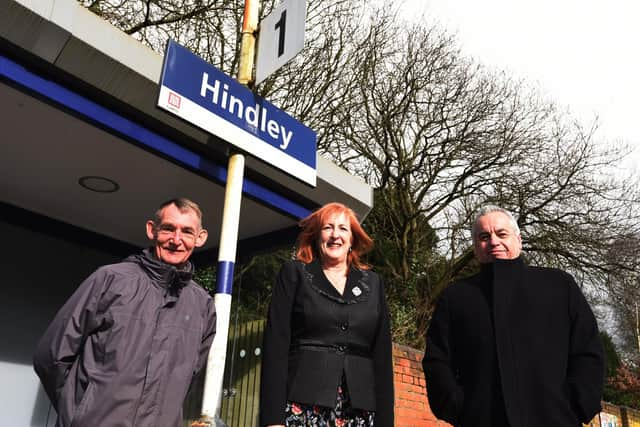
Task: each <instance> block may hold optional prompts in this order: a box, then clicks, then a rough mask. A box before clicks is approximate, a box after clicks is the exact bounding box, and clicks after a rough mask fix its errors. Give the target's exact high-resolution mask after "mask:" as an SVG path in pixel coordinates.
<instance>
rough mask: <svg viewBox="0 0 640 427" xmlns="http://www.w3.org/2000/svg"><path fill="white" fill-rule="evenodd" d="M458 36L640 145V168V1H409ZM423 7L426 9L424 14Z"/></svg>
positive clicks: (493, 63)
mask: <svg viewBox="0 0 640 427" xmlns="http://www.w3.org/2000/svg"><path fill="white" fill-rule="evenodd" d="M403 8H404V9H405V10H406V13H407V16H411V17H415V16H418V15H420V14H424V16H425V17H426V18H427V19H428V20H429V21H436V22H439V23H440V24H441V25H443V26H444V27H445V28H447V29H449V31H451V32H452V33H454V34H457V37H458V40H459V42H460V44H461V47H462V50H463V52H464V53H465V54H467V55H470V56H473V57H475V58H476V59H478V60H479V61H480V62H482V63H483V64H485V65H487V66H489V67H494V68H498V69H505V70H507V71H509V72H510V74H511V75H512V76H514V77H521V78H524V79H526V80H528V81H531V82H532V83H534V84H538V85H539V87H540V88H541V89H542V90H543V93H544V94H546V95H548V96H549V97H551V98H552V99H554V100H555V101H556V102H557V103H558V104H559V105H562V106H568V107H569V108H570V110H571V111H572V112H573V113H574V114H575V115H576V116H577V117H578V118H579V119H580V120H581V121H582V122H583V123H584V124H585V125H587V124H589V123H591V122H592V121H593V119H594V118H595V117H596V116H598V117H599V123H600V128H599V131H598V134H597V136H599V137H600V138H601V139H603V140H607V141H611V140H623V141H624V142H626V143H628V144H631V145H633V146H634V147H636V150H635V153H634V154H633V156H632V157H631V158H630V159H629V161H628V164H627V165H626V166H628V167H632V168H634V169H635V170H636V171H638V172H640V118H638V117H637V116H638V115H639V112H638V109H637V108H636V104H637V103H638V102H639V101H640V46H638V44H639V43H640V25H639V24H638V19H639V18H640V2H637V1H636V0H607V1H603V0H600V1H595V0H581V1H577V0H535V1H533V0H529V1H518V0H406V3H405V6H403ZM418 12H419V13H418Z"/></svg>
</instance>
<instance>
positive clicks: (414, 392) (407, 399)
mask: <svg viewBox="0 0 640 427" xmlns="http://www.w3.org/2000/svg"><path fill="white" fill-rule="evenodd" d="M422 356H423V354H422V351H418V350H415V349H413V348H411V347H406V346H403V345H398V344H394V345H393V376H394V381H393V383H394V387H395V394H396V402H395V404H396V408H395V415H396V427H445V426H449V424H447V423H445V422H444V421H440V420H438V419H436V417H435V415H433V414H432V413H431V410H430V409H429V403H428V402H427V390H426V388H425V382H424V374H423V373H422Z"/></svg>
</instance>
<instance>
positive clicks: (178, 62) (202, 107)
mask: <svg viewBox="0 0 640 427" xmlns="http://www.w3.org/2000/svg"><path fill="white" fill-rule="evenodd" d="M158 106H159V107H161V108H163V109H165V110H167V111H170V112H171V113H173V114H175V115H177V116H179V117H181V118H182V119H184V120H186V121H188V122H190V123H192V124H194V125H195V126H198V127H200V128H202V129H203V130H205V131H207V132H209V133H211V134H213V135H216V136H218V137H219V138H221V139H223V140H224V141H227V142H228V143H229V144H232V145H234V146H236V147H238V148H240V149H241V150H243V151H245V152H247V153H249V154H251V155H253V156H255V157H257V158H259V159H262V160H263V161H265V162H267V163H269V164H271V165H273V166H275V167H277V168H279V169H282V170H283V171H285V172H287V173H289V174H291V175H293V176H295V177H296V178H298V179H300V180H301V181H303V182H306V183H307V184H310V185H312V186H315V185H316V133H315V132H314V131H313V130H311V129H310V128H308V127H307V126H305V125H303V124H302V123H300V122H299V121H297V120H296V119H294V118H293V117H291V116H290V115H289V114H287V113H285V112H284V111H282V110H280V109H278V108H277V107H275V106H274V105H273V104H271V103H270V102H268V101H266V100H265V99H263V98H261V97H259V96H257V95H256V94H254V93H253V92H252V91H251V90H249V89H248V88H247V87H245V86H243V85H241V84H240V83H239V82H238V81H236V80H235V79H233V78H231V77H229V76H227V75H226V74H224V73H223V72H222V71H220V70H218V69H217V68H216V67H214V66H213V65H211V64H209V63H207V62H206V61H204V60H203V59H202V58H200V57H198V56H197V55H194V54H193V53H192V52H191V51H189V50H188V49H186V48H184V47H183V46H180V45H179V44H177V43H176V42H174V41H169V43H168V44H167V50H166V53H165V57H164V64H163V67H162V77H161V79H160V96H159V98H158Z"/></svg>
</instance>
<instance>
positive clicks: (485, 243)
mask: <svg viewBox="0 0 640 427" xmlns="http://www.w3.org/2000/svg"><path fill="white" fill-rule="evenodd" d="M474 232H475V235H474V236H473V251H474V253H475V255H476V258H478V261H480V262H481V263H482V264H487V263H490V262H493V261H495V260H496V259H514V258H518V256H520V251H521V250H522V239H521V237H520V235H519V234H516V233H515V230H514V229H513V227H512V225H511V222H510V221H509V217H508V216H507V215H505V214H504V213H502V212H490V213H488V214H487V215H484V216H481V217H480V218H478V221H477V222H476V227H475V231H474Z"/></svg>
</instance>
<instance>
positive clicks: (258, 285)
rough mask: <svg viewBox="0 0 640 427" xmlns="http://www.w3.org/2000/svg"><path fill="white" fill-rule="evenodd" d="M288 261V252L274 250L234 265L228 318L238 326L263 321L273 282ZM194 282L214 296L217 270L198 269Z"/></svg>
mask: <svg viewBox="0 0 640 427" xmlns="http://www.w3.org/2000/svg"><path fill="white" fill-rule="evenodd" d="M290 258H291V249H280V250H274V251H273V252H270V253H266V254H259V255H255V256H252V257H249V258H248V259H246V260H241V261H240V262H238V263H237V264H236V268H235V272H234V279H233V291H232V299H231V317H232V319H233V320H234V321H235V319H236V317H237V319H238V321H240V322H246V321H250V320H257V319H265V318H266V316H267V310H268V308H269V302H270V300H271V291H272V287H273V282H274V280H275V278H276V275H277V274H278V271H279V270H280V266H281V265H282V263H283V262H284V261H285V260H287V259H290ZM195 280H196V282H198V283H199V284H200V285H201V286H202V287H203V288H205V289H206V290H208V291H209V292H211V293H213V292H215V287H216V269H215V267H213V266H211V267H205V268H201V269H198V270H197V271H196V273H195Z"/></svg>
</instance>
